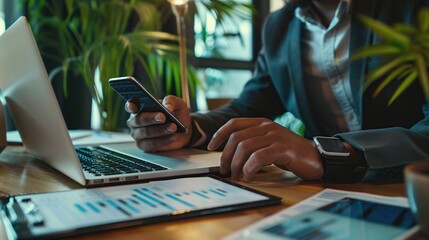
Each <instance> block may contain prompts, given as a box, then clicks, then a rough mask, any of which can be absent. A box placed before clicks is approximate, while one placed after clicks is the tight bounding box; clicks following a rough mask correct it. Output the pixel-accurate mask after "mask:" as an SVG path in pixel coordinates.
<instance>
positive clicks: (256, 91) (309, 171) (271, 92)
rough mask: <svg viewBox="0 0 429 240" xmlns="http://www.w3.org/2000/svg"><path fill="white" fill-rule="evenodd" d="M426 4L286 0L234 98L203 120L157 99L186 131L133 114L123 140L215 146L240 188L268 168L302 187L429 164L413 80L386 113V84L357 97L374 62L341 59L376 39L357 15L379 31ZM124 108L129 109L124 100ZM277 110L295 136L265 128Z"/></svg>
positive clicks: (179, 104) (176, 103) (427, 134)
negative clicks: (295, 125)
mask: <svg viewBox="0 0 429 240" xmlns="http://www.w3.org/2000/svg"><path fill="white" fill-rule="evenodd" d="M428 5H429V4H428V1H419V0H403V1H394V2H392V1H390V0H289V1H287V4H286V6H285V7H284V8H282V9H280V10H278V11H276V12H274V13H272V14H271V15H270V16H269V17H268V18H267V20H266V23H265V27H264V29H263V33H262V41H263V48H262V50H261V51H260V54H259V57H258V59H257V62H256V66H255V70H254V75H253V77H252V79H251V80H250V81H249V82H248V83H247V85H246V86H245V88H244V89H243V91H242V93H241V94H240V96H239V98H238V99H235V100H234V101H232V102H231V103H230V104H229V105H227V106H225V107H224V108H222V109H220V110H216V111H212V112H209V113H207V114H189V111H188V109H187V108H186V105H185V104H184V103H183V101H182V100H181V99H179V98H177V97H174V96H167V97H165V98H164V100H163V104H164V105H165V106H166V107H167V108H169V109H170V110H171V111H172V112H173V113H174V114H175V115H176V116H177V117H178V118H179V119H180V120H182V121H183V122H184V123H185V125H187V126H189V129H190V131H189V133H187V134H176V133H175V131H176V129H177V128H176V126H175V125H174V124H164V121H165V116H164V115H163V114H162V113H141V114H138V115H136V114H131V116H130V118H129V120H128V121H127V124H128V126H129V128H130V129H131V133H132V136H133V138H134V139H135V140H136V143H137V145H138V146H139V147H140V148H141V149H143V150H145V151H153V152H155V151H167V150H172V149H177V148H182V147H202V148H205V147H207V149H208V150H216V149H223V153H222V157H221V160H220V161H221V162H220V166H221V168H220V169H221V173H228V172H230V173H231V176H232V178H233V179H239V178H241V177H242V178H243V179H244V180H245V181H250V180H252V178H253V177H254V175H255V173H256V172H257V171H258V170H260V169H261V168H262V167H263V166H266V165H270V164H274V165H276V166H278V167H280V168H282V169H284V170H287V171H291V172H293V173H294V174H296V175H297V176H298V177H300V178H302V179H306V180H316V179H322V180H325V181H330V182H356V181H359V180H361V179H364V178H366V179H372V180H374V179H376V180H379V179H385V178H388V177H390V176H394V177H400V178H402V175H401V174H400V173H402V168H403V166H404V165H405V164H407V163H411V162H415V161H422V160H429V106H428V103H427V101H426V98H425V96H424V94H423V92H422V90H421V87H420V85H419V83H418V81H415V83H414V85H413V86H411V87H410V88H409V89H408V90H407V91H406V92H405V93H403V94H402V95H401V96H400V97H399V98H398V99H397V100H396V101H395V102H394V103H393V104H392V105H390V106H388V104H387V101H388V99H389V97H390V96H391V94H392V91H393V90H394V89H393V87H394V86H393V87H390V88H387V89H386V90H385V91H383V93H382V94H381V95H380V96H379V97H377V98H373V97H371V95H372V94H371V91H372V89H371V88H370V89H368V90H367V91H365V92H364V93H363V94H362V92H363V91H362V86H363V81H364V78H365V75H366V74H367V73H368V71H369V70H371V69H373V68H374V67H375V66H377V65H378V64H379V63H380V61H381V60H380V59H379V58H368V59H362V60H359V61H351V62H350V61H349V59H348V57H349V55H350V54H352V53H353V52H355V51H356V50H357V49H359V48H360V47H363V46H367V45H370V44H373V43H376V42H377V41H380V39H378V37H377V36H376V35H374V34H373V33H372V32H370V31H369V30H368V29H367V28H366V27H365V26H363V25H362V24H361V23H360V22H359V21H358V20H356V18H355V15H356V14H357V13H360V14H364V15H367V16H370V17H373V18H376V19H379V20H382V21H384V22H385V23H387V24H391V23H396V22H414V21H415V20H416V19H415V16H416V15H417V14H416V11H417V10H418V8H420V7H422V6H428ZM126 109H127V111H129V112H134V110H135V109H137V108H136V106H135V105H134V104H132V103H127V105H126ZM287 111H289V112H291V113H293V114H294V115H295V116H297V117H298V118H299V119H301V120H302V121H303V123H304V124H305V127H306V133H305V137H300V136H298V135H296V134H295V133H293V132H291V131H289V130H288V129H286V128H284V127H282V126H280V125H278V124H276V123H275V122H273V119H274V118H275V117H276V116H278V115H280V114H282V113H284V112H287ZM320 136H327V137H328V138H326V139H325V138H321V137H320ZM314 137H318V138H314ZM325 141H328V142H325ZM329 144H334V145H335V146H337V147H338V148H337V149H335V148H334V149H330V148H331V147H332V145H329ZM317 145H322V146H321V147H319V148H318V147H317ZM343 147H345V149H342V148H343Z"/></svg>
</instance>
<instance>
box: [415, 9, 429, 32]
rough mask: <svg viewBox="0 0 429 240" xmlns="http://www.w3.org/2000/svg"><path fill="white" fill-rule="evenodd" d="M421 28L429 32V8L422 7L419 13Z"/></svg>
mask: <svg viewBox="0 0 429 240" xmlns="http://www.w3.org/2000/svg"><path fill="white" fill-rule="evenodd" d="M417 16H418V19H419V28H420V31H421V32H423V33H427V32H429V8H421V9H420V10H419V12H418V13H417Z"/></svg>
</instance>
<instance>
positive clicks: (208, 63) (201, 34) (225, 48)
mask: <svg viewBox="0 0 429 240" xmlns="http://www.w3.org/2000/svg"><path fill="white" fill-rule="evenodd" d="M238 2H240V3H248V4H253V6H254V8H255V10H256V12H257V14H255V15H254V16H252V17H251V18H249V19H242V18H234V19H228V20H230V21H231V22H232V23H233V24H234V26H235V28H234V29H232V30H231V29H226V30H225V29H222V28H219V27H217V26H216V19H214V18H213V17H212V16H211V15H210V14H202V16H203V15H204V16H206V17H205V18H204V19H198V18H195V22H194V33H195V36H194V43H193V44H194V45H193V46H194V53H195V55H194V58H193V59H191V62H192V64H193V66H195V67H196V68H197V74H198V76H199V78H200V79H201V80H202V81H203V84H204V89H200V90H199V94H200V96H199V97H197V99H200V100H198V101H197V105H198V109H199V110H207V109H206V107H207V106H206V105H205V104H204V103H203V102H204V100H205V99H207V100H208V101H210V100H211V99H233V98H236V97H238V95H239V93H240V92H241V90H242V89H243V86H244V85H245V84H246V82H247V81H248V80H249V79H250V78H251V76H252V70H253V67H254V63H255V60H256V56H257V54H258V52H259V50H260V48H261V42H260V35H261V29H262V23H263V21H264V19H265V17H266V16H267V15H268V13H269V12H270V5H271V3H270V2H269V1H257V0H239V1H238ZM281 2H283V1H281ZM249 14H250V12H249ZM235 30H238V32H239V34H240V36H241V37H237V36H238V34H237V31H235ZM228 31H230V32H228ZM201 94H202V95H204V96H203V97H201ZM201 99H203V101H201Z"/></svg>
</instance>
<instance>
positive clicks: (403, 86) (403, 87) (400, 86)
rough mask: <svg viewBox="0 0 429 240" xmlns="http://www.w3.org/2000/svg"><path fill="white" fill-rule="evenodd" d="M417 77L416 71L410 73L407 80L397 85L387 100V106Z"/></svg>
mask: <svg viewBox="0 0 429 240" xmlns="http://www.w3.org/2000/svg"><path fill="white" fill-rule="evenodd" d="M417 77H418V73H417V71H416V70H414V71H412V72H411V73H410V75H408V77H407V78H405V79H404V81H403V82H402V83H401V85H399V87H398V89H396V91H395V92H394V93H393V95H392V97H391V98H390V100H389V103H388V105H389V106H390V105H391V104H392V103H393V102H394V101H395V100H396V99H397V98H398V97H399V96H400V95H401V94H402V93H403V92H404V91H405V90H406V89H407V88H408V87H409V86H410V85H411V83H413V82H414V80H416V79H417Z"/></svg>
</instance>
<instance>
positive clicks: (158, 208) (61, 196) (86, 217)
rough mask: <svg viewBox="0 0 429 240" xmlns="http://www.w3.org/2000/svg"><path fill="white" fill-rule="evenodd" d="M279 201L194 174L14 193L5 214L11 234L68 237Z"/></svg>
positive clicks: (5, 205) (6, 202) (12, 236)
mask: <svg viewBox="0 0 429 240" xmlns="http://www.w3.org/2000/svg"><path fill="white" fill-rule="evenodd" d="M280 202H281V198H278V197H275V196H271V195H268V194H265V193H262V192H259V191H256V190H253V189H250V188H246V187H243V186H241V185H237V184H234V183H231V182H228V181H225V180H222V179H219V178H216V177H193V178H178V179H170V180H163V181H154V182H148V183H140V184H132V185H122V186H111V187H103V188H91V189H76V190H70V191H64V192H54V193H41V194H29V195H20V196H12V197H9V198H7V199H4V200H3V203H2V206H1V207H2V209H1V218H2V223H3V225H4V229H5V232H6V234H7V236H8V238H10V239H46V238H64V237H67V236H72V235H79V234H84V233H89V232H95V231H103V230H110V229H115V228H121V227H129V226H135V225H141V224H149V223H155V222H162V221H170V220H175V219H182V218H187V217H196V216H201V215H208V214H214V213H221V212H227V211H234V210H240V209H245V208H251V207H260V206H266V205H272V204H277V203H280Z"/></svg>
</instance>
